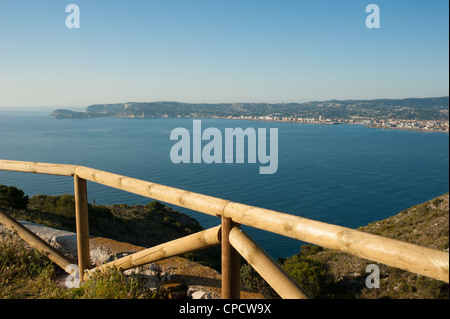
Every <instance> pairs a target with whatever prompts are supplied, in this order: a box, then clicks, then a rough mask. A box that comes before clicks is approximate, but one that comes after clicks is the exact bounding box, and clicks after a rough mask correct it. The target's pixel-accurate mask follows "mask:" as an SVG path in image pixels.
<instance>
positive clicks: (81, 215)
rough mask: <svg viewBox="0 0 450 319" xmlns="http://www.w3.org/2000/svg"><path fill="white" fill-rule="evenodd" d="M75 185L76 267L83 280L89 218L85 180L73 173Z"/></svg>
mask: <svg viewBox="0 0 450 319" xmlns="http://www.w3.org/2000/svg"><path fill="white" fill-rule="evenodd" d="M74 187H75V219H76V229H77V250H78V268H79V271H80V280H81V281H82V280H83V277H84V271H85V270H88V269H89V266H90V252H89V219H88V198H87V186H86V180H85V179H82V178H80V177H78V175H74Z"/></svg>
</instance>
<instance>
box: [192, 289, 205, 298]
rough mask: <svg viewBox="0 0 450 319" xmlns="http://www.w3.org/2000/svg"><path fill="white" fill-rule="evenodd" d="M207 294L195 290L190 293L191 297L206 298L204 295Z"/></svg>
mask: <svg viewBox="0 0 450 319" xmlns="http://www.w3.org/2000/svg"><path fill="white" fill-rule="evenodd" d="M206 295H207V293H206V292H204V291H195V292H193V293H192V294H191V298H192V299H206V298H205V296H206Z"/></svg>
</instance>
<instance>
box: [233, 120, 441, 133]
mask: <svg viewBox="0 0 450 319" xmlns="http://www.w3.org/2000/svg"><path fill="white" fill-rule="evenodd" d="M226 118H227V119H236V120H253V121H270V122H285V123H304V124H321V125H336V124H358V125H366V126H368V127H375V128H384V129H400V130H417V131H428V132H446V133H448V132H449V121H437V120H401V119H387V120H384V119H383V120H379V119H370V118H359V117H354V118H351V119H329V118H324V117H322V116H319V117H317V118H314V117H292V116H291V117H280V116H228V117H226Z"/></svg>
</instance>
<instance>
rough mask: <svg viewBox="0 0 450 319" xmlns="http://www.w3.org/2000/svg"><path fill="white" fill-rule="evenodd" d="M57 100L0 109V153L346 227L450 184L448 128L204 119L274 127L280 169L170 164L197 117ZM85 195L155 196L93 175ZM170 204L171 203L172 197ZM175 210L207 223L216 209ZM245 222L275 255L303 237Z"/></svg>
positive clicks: (20, 181)
mask: <svg viewBox="0 0 450 319" xmlns="http://www.w3.org/2000/svg"><path fill="white" fill-rule="evenodd" d="M53 109H54V108H40V109H38V108H26V109H25V108H14V109H13V108H0V159H9V160H21V161H37V162H51V163H63V164H76V165H84V166H88V167H92V168H96V169H100V170H105V171H109V172H113V173H117V174H121V175H125V176H129V177H134V178H139V179H143V180H147V181H151V182H155V183H159V184H164V185H168V186H172V187H176V188H181V189H185V190H189V191H193V192H198V193H203V194H206V195H211V196H215V197H219V198H223V199H228V200H231V201H235V202H240V203H243V204H248V205H254V206H258V207H263V208H268V209H273V210H277V211H280V212H284V213H289V214H294V215H298V216H302V217H305V218H310V219H314V220H318V221H323V222H327V223H332V224H337V225H341V226H346V227H350V228H356V227H359V226H363V225H366V224H368V223H370V222H373V221H376V220H380V219H383V218H386V217H389V216H392V215H395V214H397V213H399V212H400V211H402V210H404V209H406V208H409V207H410V206H413V205H415V204H419V203H422V202H424V201H427V200H430V199H432V198H434V197H437V196H439V195H442V194H444V193H446V192H448V191H449V183H448V181H449V135H448V134H447V133H436V132H427V133H425V132H415V131H402V130H382V129H374V128H366V127H363V126H360V125H312V124H311V125H308V124H296V123H275V122H258V121H240V120H224V119H202V128H203V129H205V128H208V127H216V128H219V129H220V130H221V131H222V132H224V129H225V128H236V127H242V128H243V129H245V128H248V127H253V128H255V129H256V128H278V135H279V161H278V171H277V172H276V174H273V175H260V174H259V166H260V164H259V163H258V164H210V165H208V164H178V165H177V164H174V163H172V162H171V160H170V149H171V147H172V146H173V145H174V143H175V141H170V139H169V136H170V132H171V131H172V129H174V128H177V127H185V128H187V129H189V130H192V119H130V118H95V119H83V120H56V119H54V118H53V117H51V116H49V114H50V112H51V111H52V110H53ZM0 184H6V185H14V186H17V187H18V188H20V189H22V190H23V191H24V192H25V193H26V194H28V195H30V196H33V195H36V194H47V195H58V194H64V193H71V194H73V180H72V179H70V178H67V177H56V176H47V175H37V174H26V173H15V172H3V171H0ZM88 197H89V202H92V201H93V200H94V199H95V201H96V204H104V205H108V204H122V203H126V204H130V205H132V204H147V203H148V202H149V201H150V199H148V198H144V197H141V196H137V195H133V194H130V193H127V192H123V191H119V190H116V189H112V188H109V187H105V186H102V185H98V184H95V183H91V182H88ZM169 206H170V205H169ZM171 207H173V208H174V209H177V210H179V211H182V212H184V213H187V214H188V215H190V216H192V217H194V218H196V219H197V220H198V221H199V222H200V223H201V224H202V226H203V227H205V228H209V227H212V226H215V225H218V224H219V223H220V220H219V219H218V218H214V217H212V216H207V215H204V214H200V213H196V212H192V211H189V210H186V209H183V208H180V207H176V206H171ZM244 229H245V230H246V231H247V232H248V233H249V234H250V235H251V236H252V237H253V238H254V239H255V240H256V241H257V242H258V243H259V244H260V245H261V246H262V247H263V248H264V249H265V250H266V251H267V252H268V253H269V254H270V255H272V256H273V257H274V258H277V257H287V256H290V255H293V254H296V253H298V251H299V246H300V244H302V243H301V242H299V241H296V240H293V239H289V238H286V237H282V236H279V235H274V234H270V233H267V232H264V231H260V230H255V229H252V228H249V227H244Z"/></svg>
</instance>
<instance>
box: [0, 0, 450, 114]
mask: <svg viewBox="0 0 450 319" xmlns="http://www.w3.org/2000/svg"><path fill="white" fill-rule="evenodd" d="M70 3H74V4H77V5H78V6H79V8H80V11H81V12H80V13H81V28H80V29H67V28H66V25H65V20H66V17H67V15H68V13H66V12H65V8H66V6H67V5H68V4H70ZM370 3H375V4H377V5H378V6H379V7H380V11H381V28H380V29H368V28H366V26H365V20H366V17H367V15H368V13H366V12H365V8H366V6H367V5H368V4H370ZM448 12H449V2H448V0H432V1H429V0H428V1H426V0H422V1H418V0H368V1H365V0H342V1H336V0H314V1H312V0H271V1H268V0H257V1H255V0H239V1H237V0H176V1H175V0H156V1H152V0H147V1H144V0H141V1H138V0H131V1H125V0H122V1H116V0H114V1H113V0H110V1H105V0H95V1H92V0H90V1H87V0H70V1H62V0H46V1H36V0H27V1H24V0H0V106H81V107H84V106H87V105H90V104H94V103H114V102H118V103H119V102H129V101H135V102H140V101H160V100H165V101H184V102H272V103H275V102H303V101H310V100H326V99H357V98H358V99H359V98H368V99H372V98H405V97H431V96H444V95H448V88H449V62H448V59H449V14H448Z"/></svg>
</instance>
